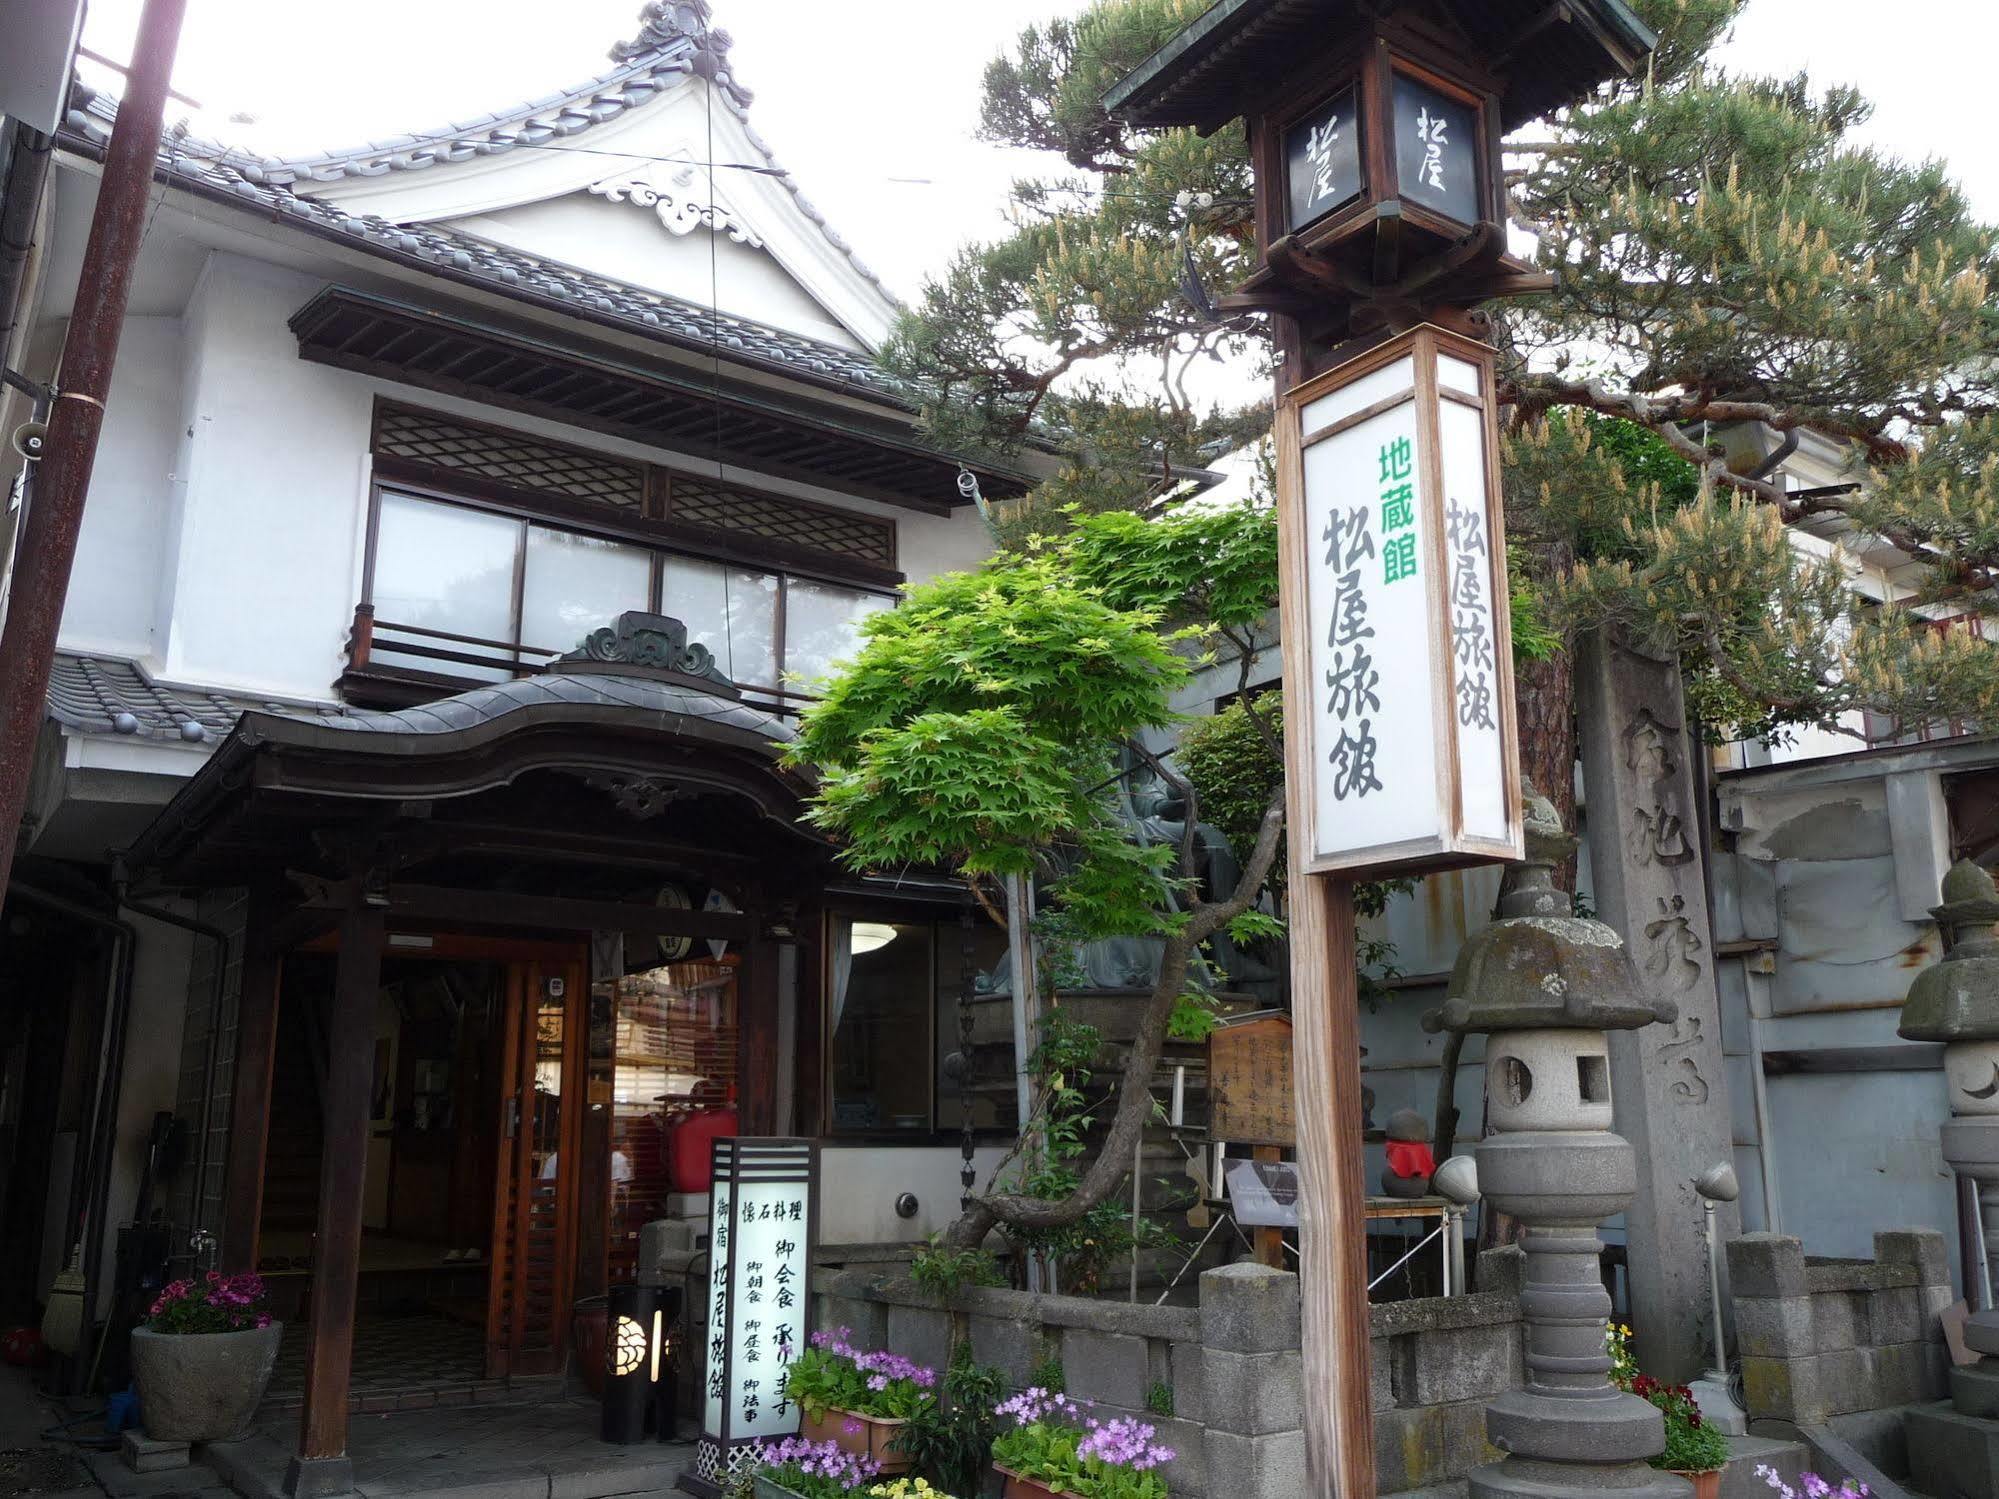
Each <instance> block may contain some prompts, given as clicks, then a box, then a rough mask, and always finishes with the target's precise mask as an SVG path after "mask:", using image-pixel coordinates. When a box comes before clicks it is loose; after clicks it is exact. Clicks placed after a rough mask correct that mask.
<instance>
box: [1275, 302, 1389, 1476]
mask: <svg viewBox="0 0 1999 1499" xmlns="http://www.w3.org/2000/svg"><path fill="white" fill-rule="evenodd" d="M1276 323H1277V326H1278V328H1279V329H1280V330H1284V331H1291V332H1294V333H1295V330H1294V329H1292V325H1291V322H1290V320H1289V319H1288V318H1279V319H1277V320H1276ZM1285 373H1286V375H1287V376H1288V377H1292V378H1291V379H1290V381H1289V383H1295V377H1296V376H1297V375H1298V374H1299V373H1301V372H1300V371H1299V370H1297V369H1296V368H1295V361H1292V360H1287V363H1286V366H1285ZM1303 468H1304V459H1303V454H1302V452H1301V451H1300V448H1299V433H1298V424H1297V423H1296V422H1283V421H1280V422H1279V423H1278V424H1277V475H1278V477H1277V494H1278V504H1277V528H1278V569H1279V588H1278V614H1279V630H1280V637H1281V639H1282V642H1283V647H1284V698H1285V701H1286V702H1287V703H1298V704H1307V703H1311V702H1313V701H1315V699H1316V694H1317V688H1316V686H1315V684H1314V683H1313V682H1312V680H1311V664H1312V652H1311V646H1310V638H1309V637H1310V634H1311V626H1310V613H1309V610H1310V603H1309V600H1310V598H1311V594H1310V587H1309V581H1308V563H1307V560H1306V559H1307V558H1308V557H1309V556H1310V554H1311V547H1312V544H1313V542H1314V540H1315V538H1313V537H1310V536H1306V535H1304V534H1302V533H1303V530H1304V493H1305V485H1304V477H1303ZM1313 771H1314V766H1313V765H1312V764H1311V736H1310V735H1309V734H1308V733H1307V732H1306V715H1305V713H1303V712H1292V713H1286V714H1285V715H1284V778H1285V785H1286V793H1285V794H1286V799H1287V805H1286V808H1285V811H1286V818H1285V821H1286V832H1287V833H1288V835H1289V837H1290V844H1291V879H1290V886H1291V899H1290V911H1289V917H1290V934H1291V1023H1292V1051H1291V1079H1292V1095H1293V1099H1294V1106H1295V1108H1296V1110H1297V1116H1298V1117H1297V1129H1298V1144H1297V1157H1298V1280H1299V1293H1300V1296H1301V1298H1302V1301H1303V1305H1304V1328H1305V1349H1304V1359H1305V1371H1304V1378H1305V1465H1306V1475H1307V1478H1308V1480H1309V1489H1310V1492H1311V1493H1312V1494H1313V1495H1315V1496H1317V1495H1325V1496H1327V1499H1372V1496H1373V1494H1374V1492H1375V1477H1374V1400H1373V1395H1372V1393H1371V1392H1372V1389H1373V1371H1372V1369H1371V1367H1370V1355H1369V1348H1370V1343H1371V1337H1370V1335H1371V1331H1372V1328H1371V1324H1370V1322H1369V1318H1368V1309H1367V1198H1366V1188H1365V1186H1364V1185H1363V1183H1362V1175H1361V1165H1362V1144H1363V1142H1362V1139H1361V1116H1362V1110H1361V1092H1360V1052H1361V1046H1360V983H1359V975H1358V974H1356V973H1355V971H1354V907H1353V884H1352V882H1351V881H1349V880H1345V879H1341V878H1338V877H1336V876H1330V875H1309V874H1306V873H1305V872H1304V869H1303V867H1302V866H1303V865H1304V863H1305V856H1306V854H1307V853H1308V851H1309V850H1310V848H1311V846H1312V828H1311V826H1310V825H1309V822H1308V819H1307V818H1306V816H1305V815H1304V811H1303V809H1304V808H1305V807H1307V806H1308V805H1309V802H1308V800H1307V790H1306V788H1308V787H1309V786H1310V785H1311V783H1312V776H1313Z"/></svg>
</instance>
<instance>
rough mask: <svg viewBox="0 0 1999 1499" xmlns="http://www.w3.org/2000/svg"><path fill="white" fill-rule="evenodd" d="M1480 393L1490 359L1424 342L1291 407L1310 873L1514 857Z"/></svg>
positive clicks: (1317, 388) (1368, 363)
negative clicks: (1304, 669)
mask: <svg viewBox="0 0 1999 1499" xmlns="http://www.w3.org/2000/svg"><path fill="white" fill-rule="evenodd" d="M1491 387H1492V375H1491V354H1490V351H1489V350H1486V349H1485V348H1484V346H1482V345H1479V344H1475V343H1472V342H1471V341H1469V340H1465V339H1459V338H1456V337H1454V336H1453V335H1450V334H1448V333H1445V332H1443V331H1442V330H1439V329H1436V328H1429V327H1424V328H1419V329H1417V330H1415V331H1414V332H1412V333H1409V334H1405V335H1403V336H1402V337H1401V338H1398V339H1396V340H1394V341H1392V342H1390V343H1388V344H1386V345H1384V346H1382V348H1380V349H1379V350H1377V351H1375V352H1374V353H1372V354H1370V355H1368V356H1366V357H1365V358H1363V359H1361V360H1356V361H1354V362H1353V363H1352V364H1350V365H1346V366H1343V367H1342V368H1340V369H1339V370H1336V371H1334V372H1333V373H1331V374H1329V375H1327V376H1324V377H1322V378H1321V379H1319V380H1316V381H1313V382H1311V383H1310V384H1308V385H1305V386H1303V387H1301V388H1300V389H1298V390H1297V391H1294V392H1292V393H1291V394H1290V395H1289V396H1288V397H1286V399H1285V401H1284V403H1283V405H1282V409H1281V411H1280V432H1281V435H1282V437H1283V439H1284V440H1285V441H1287V442H1289V443H1296V444H1297V453H1298V459H1297V461H1296V462H1295V463H1291V464H1288V465H1281V466H1280V467H1281V469H1282V470H1284V471H1287V472H1288V474H1289V475H1292V476H1295V477H1294V478H1292V479H1291V481H1290V484H1289V485H1288V486H1287V492H1286V493H1284V494H1283V495H1282V496H1281V497H1280V498H1281V503H1284V504H1286V505H1291V506H1295V507H1297V514H1296V520H1297V531H1296V534H1297V535H1299V536H1300V537H1301V538H1302V540H1303V543H1304V544H1303V546H1302V547H1300V548H1294V549H1293V550H1294V552H1298V553H1301V554H1302V555H1295V556H1290V557H1287V559H1286V567H1287V575H1286V578H1285V586H1286V587H1296V588H1297V589H1298V590H1299V593H1300V595H1301V596H1302V597H1303V599H1304V600H1305V607H1304V608H1303V609H1302V610H1297V611H1294V612H1293V614H1294V619H1295V621H1296V622H1295V623H1292V624H1287V629H1293V630H1301V631H1302V634H1303V637H1304V638H1303V639H1300V640H1290V639H1287V640H1286V642H1285V650H1286V652H1287V653H1290V652H1292V651H1297V652H1298V653H1299V659H1302V660H1305V661H1308V662H1309V663H1310V665H1309V671H1308V675H1307V679H1306V680H1307V682H1308V684H1309V690H1310V694H1311V695H1310V698H1309V699H1308V702H1307V703H1306V705H1305V708H1306V709H1307V711H1304V712H1297V710H1296V709H1293V710H1292V711H1293V712H1296V713H1297V721H1298V722H1299V724H1300V726H1301V728H1302V729H1303V730H1304V733H1305V734H1306V736H1307V742H1308V745H1309V754H1310V761H1309V764H1310V775H1309V776H1308V777H1307V781H1306V785H1305V786H1304V787H1303V788H1302V789H1303V791H1304V795H1305V798H1306V801H1307V803H1308V805H1307V807H1306V809H1305V811H1306V813H1307V815H1306V818H1305V826H1306V827H1307V828H1308V829H1309V844H1308V857H1307V859H1306V868H1307V869H1308V870H1310V871H1312V872H1315V873H1355V874H1358V873H1363V872H1364V873H1368V874H1387V873H1405V874H1406V873H1414V872H1419V871H1421V870H1424V869H1439V868H1448V867H1451V866H1453V865H1458V864H1466V863H1472V862H1479V861H1484V860H1489V859H1517V858H1519V857H1520V854H1521V830H1520V811H1519V797H1518V794H1517V779H1518V772H1517V768H1516V760H1517V753H1516V750H1515V748H1514V745H1515V740H1514V723H1513V677H1512V659H1511V640H1510V637H1509V630H1508V619H1507V612H1506V609H1505V605H1504V601H1505V599H1506V597H1507V594H1506V570H1505V527H1504V521H1503V518H1502V515H1501V512H1500V498H1499V489H1498V484H1497V482H1496V475H1497V469H1496V464H1495V461H1494V455H1493V451H1492V449H1493V445H1494V439H1493V433H1492V427H1491V422H1492V414H1493V395H1492V388H1491Z"/></svg>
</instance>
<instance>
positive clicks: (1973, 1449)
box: [1899, 861, 1999, 1494]
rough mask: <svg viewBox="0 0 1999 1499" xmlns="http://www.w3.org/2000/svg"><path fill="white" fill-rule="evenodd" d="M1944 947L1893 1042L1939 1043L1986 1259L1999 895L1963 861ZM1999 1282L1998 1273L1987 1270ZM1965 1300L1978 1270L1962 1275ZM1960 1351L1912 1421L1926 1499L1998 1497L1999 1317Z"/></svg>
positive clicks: (1956, 1167) (1947, 913) (1952, 1134)
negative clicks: (1945, 1392)
mask: <svg viewBox="0 0 1999 1499" xmlns="http://www.w3.org/2000/svg"><path fill="white" fill-rule="evenodd" d="M1930 914H1931V915H1933V916H1935V917H1936V921H1937V925H1938V926H1939V927H1940V928H1942V929H1943V931H1944V933H1945V935H1946V936H1947V937H1948V938H1949V939H1950V951H1949V952H1948V953H1947V954H1946V955H1945V957H1944V959H1943V961H1942V962H1940V963H1937V964H1934V965H1933V966H1931V967H1929V968H1925V969H1924V970H1923V971H1922V972H1921V973H1919V974H1917V975H1916V981H1915V983H1913V984H1911V985H1910V986H1909V997H1908V999H1907V1000H1906V1001H1904V1002H1903V1005H1902V1024H1901V1026H1900V1028H1899V1034H1900V1035H1901V1036H1902V1037H1903V1039H1905V1040H1909V1041H1940V1042H1942V1043H1943V1048H1944V1052H1943V1069H1944V1085H1945V1087H1946V1088H1947V1089H1948V1090H1949V1105H1950V1118H1949V1120H1948V1121H1946V1122H1945V1124H1944V1126H1943V1158H1944V1159H1945V1160H1946V1161H1947V1162H1949V1163H1950V1167H1951V1169H1952V1170H1953V1171H1956V1172H1957V1173H1958V1174H1959V1175H1961V1176H1966V1177H1969V1178H1970V1179H1971V1180H1973V1181H1974V1182H1976V1183H1977V1184H1978V1200H1979V1206H1980V1209H1981V1216H1982V1218H1983V1220H1984V1224H1985V1246H1986V1252H1987V1254H1988V1255H1991V1254H1993V1253H1994V1252H1995V1251H1999V937H1995V936H1994V933H1993V923H1994V922H1999V890H1995V889H1994V886H1993V882H1992V876H1991V875H1989V874H1987V873H1986V872H1985V871H1984V870H1983V869H1980V868H1979V867H1978V866H1977V865H1976V864H1973V863H1970V862H1969V861H1964V862H1961V863H1959V864H1957V865H1956V866H1954V867H1953V868H1952V869H1951V871H1950V873H1949V874H1947V875H1945V876H1944V881H1943V904H1942V905H1940V906H1937V907H1936V908H1935V909H1934V910H1933V911H1932V912H1931V913H1930ZM1992 1271H1993V1276H1994V1279H1995V1280H1999V1263H1994V1264H1993V1265H1992ZM1964 1278H1965V1281H1966V1282H1967V1298H1966V1299H1967V1300H1969V1301H1970V1302H1971V1304H1972V1305H1973V1306H1977V1305H1979V1300H1980V1298H1979V1295H1978V1293H1977V1291H1976V1290H1972V1289H1970V1287H1971V1286H1972V1285H1974V1284H1975V1283H1976V1282H1977V1280H1978V1266H1977V1265H1975V1264H1967V1265H1966V1266H1965V1267H1964ZM1964 1341H1965V1343H1966V1345H1967V1346H1968V1347H1970V1348H1971V1349H1972V1350H1973V1351H1974V1352H1976V1353H1979V1354H1981V1355H1983V1357H1981V1358H1980V1359H1979V1360H1978V1362H1977V1363H1975V1364H1973V1365H1971V1367H1969V1368H1966V1369H1953V1370H1952V1371H1951V1375H1950V1396H1951V1403H1950V1405H1949V1406H1948V1407H1943V1406H1923V1407H1920V1408H1911V1410H1910V1412H1909V1424H1908V1437H1909V1461H1910V1465H1911V1474H1910V1476H1911V1477H1912V1478H1913V1479H1914V1480H1915V1481H1916V1482H1917V1483H1918V1484H1920V1485H1921V1486H1922V1488H1923V1491H1924V1492H1925V1493H1931V1494H1999V1308H1993V1307H1990V1306H1987V1307H1984V1308H1983V1309H1982V1310H1980V1311H1977V1312H1974V1313H1973V1314H1972V1315H1971V1317H1970V1319H1969V1320H1968V1321H1967V1322H1966V1323H1965V1325H1964Z"/></svg>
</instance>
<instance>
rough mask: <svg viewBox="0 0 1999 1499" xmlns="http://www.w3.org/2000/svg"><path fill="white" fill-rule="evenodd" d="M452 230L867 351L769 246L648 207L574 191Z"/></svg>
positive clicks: (451, 224) (459, 224)
mask: <svg viewBox="0 0 1999 1499" xmlns="http://www.w3.org/2000/svg"><path fill="white" fill-rule="evenodd" d="M697 191H705V189H697ZM449 227H451V228H453V229H460V230H463V231H464V232H465V233H467V234H473V235H477V236H478V237H479V238H481V239H487V240H492V241H494V242H495V243H497V244H502V245H511V246H512V247H513V248H515V249H517V250H524V251H526V252H527V253H528V254H530V255H535V256H538V257H540V258H542V259H545V260H553V261H558V262H560V263H561V264H563V265H571V266H577V267H584V268H588V269H589V270H591V271H593V272H595V273H596V274H598V275H600V276H609V277H611V278H613V279H614V280H618V281H626V282H629V283H631V284H632V285H633V286H642V287H645V288H646V289H647V290H650V291H656V292H664V293H665V294H666V295H668V296H672V297H679V298H681V299H682V300H683V301H688V302H695V303H698V304H700V305H701V306H704V307H705V306H709V305H711V297H712V305H714V306H718V307H720V308H721V310H722V311H723V312H725V313H735V314H736V315H737V316H739V317H746V318H752V319H754V320H755V321H757V322H761V323H770V324H772V325H774V326H776V327H779V328H785V329H789V330H790V331H791V332H793V333H802V334H805V335H806V336H807V337H808V338H818V339H824V340H825V341H826V342H828V343H834V344H838V345H839V346H840V347H841V348H844V349H853V350H856V351H858V350H859V349H860V348H861V342H860V340H859V339H857V338H855V337H854V336H853V335H852V334H851V333H849V332H848V331H847V330H846V329H845V328H842V327H841V326H840V325H839V324H838V323H836V322H834V321H833V320H832V319H831V318H830V317H828V316H827V314H826V310H825V309H824V308H823V307H821V306H820V305H819V304H818V303H817V302H815V301H814V300H813V299H812V298H811V296H809V295H808V294H807V293H806V291H805V290H804V288H803V287H801V286H800V285H799V284H798V283H797V282H796V281H794V280H793V279H792V278H791V275H790V273H789V272H787V271H786V270H785V269H784V267H783V266H781V265H779V264H778V263H777V261H776V260H775V259H773V258H772V257H771V255H770V253H769V252H768V251H767V250H764V249H761V248H753V247H752V246H749V245H745V244H739V243H737V242H736V241H735V240H733V239H730V238H729V237H728V235H726V234H712V233H710V232H709V231H708V230H706V229H699V228H697V229H695V230H693V231H691V232H690V233H687V234H674V233H673V232H671V231H670V230H668V229H667V228H666V227H665V226H664V225H662V224H661V223H660V220H659V215H658V213H657V212H656V211H655V210H654V209H652V208H648V207H645V206H643V205H641V204H636V203H631V202H623V203H614V202H612V201H611V200H610V199H608V198H605V197H600V196H597V195H595V194H591V193H588V192H581V193H570V194H567V195H566V196H564V197H560V198H549V199H545V200H543V201H542V202H539V203H523V204H520V205H518V206H517V207H512V208H504V209H500V210H498V211H496V212H493V213H487V214H478V215H475V216H473V217H470V218H464V219H454V220H451V221H449ZM711 252H712V260H711Z"/></svg>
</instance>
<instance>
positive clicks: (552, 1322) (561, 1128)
mask: <svg viewBox="0 0 1999 1499" xmlns="http://www.w3.org/2000/svg"><path fill="white" fill-rule="evenodd" d="M507 989H508V993H507V1001H508V1003H507V1010H508V1015H507V1027H506V1051H505V1055H504V1057H503V1058H502V1066H503V1071H502V1084H501V1096H500V1130H499V1134H500V1171H499V1178H500V1180H499V1191H498V1192H497V1193H496V1194H495V1214H496V1217H495V1222H494V1232H493V1277H492V1287H491V1292H490V1298H491V1299H490V1303H489V1307H488V1316H487V1339H486V1341H487V1359H486V1363H487V1372H488V1374H489V1375H494V1376H498V1375H504V1374H552V1373H556V1372H559V1371H560V1369H561V1368H562V1365H563V1360H564V1358H565V1357H566V1355H567V1352H568V1342H569V1318H570V1303H571V1301H572V1300H573V1299H574V1298H573V1288H574V1286H575V1281H576V1204H577V1195H578V1187H579V1183H580V1178H581V1175H582V1172H581V1169H580V1167H581V1165H582V1162H581V1159H580V1151H579V1147H580V1143H581V1138H582V1121H583V1086H582V1084H583V1071H584V1062H585V1055H584V1054H585V1052H586V1051H587V1049H588V1048H587V1046H586V1045H585V1044H584V1038H585V1036H586V1018H585V1012H586V1009H587V1005H588V995H587V993H586V991H585V984H584V967H583V964H582V963H581V962H580V961H578V962H573V963H551V962H527V963H514V964H511V965H510V966H509V972H508V986H507Z"/></svg>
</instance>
